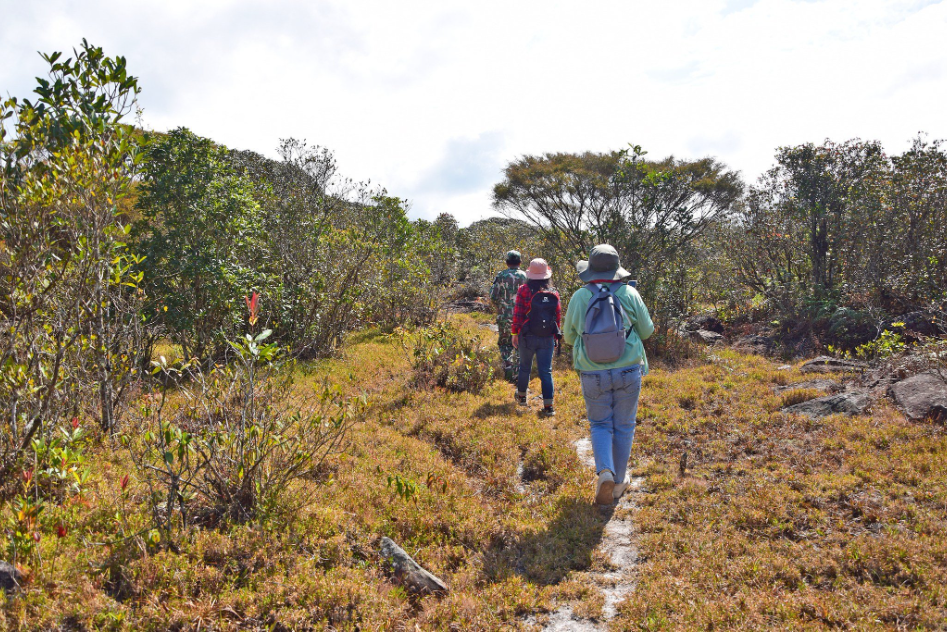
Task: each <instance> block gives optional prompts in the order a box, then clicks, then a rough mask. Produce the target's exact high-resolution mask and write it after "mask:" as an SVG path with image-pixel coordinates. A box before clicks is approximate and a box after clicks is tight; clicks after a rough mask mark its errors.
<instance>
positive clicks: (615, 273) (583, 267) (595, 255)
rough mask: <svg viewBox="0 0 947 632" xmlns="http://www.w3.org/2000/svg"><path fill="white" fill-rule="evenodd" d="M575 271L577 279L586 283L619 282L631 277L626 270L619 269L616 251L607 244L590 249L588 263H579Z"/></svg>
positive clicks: (619, 263)
mask: <svg viewBox="0 0 947 632" xmlns="http://www.w3.org/2000/svg"><path fill="white" fill-rule="evenodd" d="M575 269H576V270H577V271H578V272H579V278H580V279H582V280H583V281H585V282H586V283H591V282H592V281H621V280H622V279H624V278H626V277H629V276H631V273H630V272H628V270H625V269H624V268H623V267H621V261H619V259H618V251H617V250H615V249H614V248H613V247H612V246H609V245H608V244H599V245H598V246H595V247H594V248H592V252H590V253H589V260H588V261H580V262H579V263H577V264H576V266H575Z"/></svg>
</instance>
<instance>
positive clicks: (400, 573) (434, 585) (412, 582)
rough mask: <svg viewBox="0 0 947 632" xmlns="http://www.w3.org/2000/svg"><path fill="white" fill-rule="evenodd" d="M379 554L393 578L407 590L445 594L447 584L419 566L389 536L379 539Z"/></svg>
mask: <svg viewBox="0 0 947 632" xmlns="http://www.w3.org/2000/svg"><path fill="white" fill-rule="evenodd" d="M381 556H382V558H383V559H384V560H385V561H386V562H387V563H388V564H389V565H390V567H391V571H392V573H393V574H394V576H395V579H396V580H397V581H398V582H399V583H400V584H402V585H403V586H404V587H405V588H407V589H408V591H409V592H411V593H413V594H423V595H434V594H436V595H446V594H447V592H448V591H447V585H446V584H445V583H444V582H442V581H441V580H440V579H438V578H437V577H435V576H434V575H432V574H431V573H429V572H427V571H426V570H424V569H423V568H421V565H420V564H418V563H417V562H415V561H414V560H413V559H412V558H411V556H410V555H408V554H407V553H405V552H404V549H402V548H401V547H400V546H398V545H397V544H395V543H394V540H392V539H391V538H382V539H381Z"/></svg>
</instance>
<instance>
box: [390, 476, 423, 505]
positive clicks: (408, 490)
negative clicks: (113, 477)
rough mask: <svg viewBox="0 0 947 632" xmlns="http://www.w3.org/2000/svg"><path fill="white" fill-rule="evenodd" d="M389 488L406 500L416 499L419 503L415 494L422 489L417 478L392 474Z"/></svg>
mask: <svg viewBox="0 0 947 632" xmlns="http://www.w3.org/2000/svg"><path fill="white" fill-rule="evenodd" d="M388 489H390V490H392V491H393V492H394V493H395V494H397V496H398V497H399V498H400V499H401V500H403V501H405V502H408V501H410V500H414V502H415V503H417V502H418V501H417V498H415V495H416V494H417V493H418V490H420V489H421V485H420V483H418V482H417V481H416V480H414V479H412V478H409V477H407V476H402V475H401V474H391V475H389V476H388Z"/></svg>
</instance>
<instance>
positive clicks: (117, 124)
mask: <svg viewBox="0 0 947 632" xmlns="http://www.w3.org/2000/svg"><path fill="white" fill-rule="evenodd" d="M43 58H44V59H45V60H46V62H47V63H48V64H49V67H50V69H49V78H48V79H42V78H40V79H38V86H37V88H36V89H35V94H36V98H35V100H33V101H30V100H28V99H24V100H22V101H20V100H18V99H16V98H11V99H9V100H7V101H6V102H4V103H3V105H2V107H0V122H2V125H0V161H2V172H0V314H2V332H3V334H2V338H0V366H2V373H3V375H2V380H0V400H2V402H0V407H2V409H3V410H4V411H5V413H4V417H3V422H2V423H3V432H2V433H0V434H2V443H3V445H2V446H0V475H6V474H7V473H9V472H10V471H11V469H12V468H14V467H16V464H17V462H18V460H19V458H20V456H21V455H22V453H23V451H24V450H26V449H27V448H28V447H29V446H30V444H31V441H32V440H33V439H34V437H37V436H42V435H43V434H44V433H48V432H50V431H51V429H52V428H53V427H55V426H56V424H57V423H60V422H61V421H62V420H63V419H64V418H66V417H67V415H75V414H76V413H77V411H78V409H79V408H80V407H81V406H82V405H83V403H85V402H88V401H93V402H96V403H97V408H98V413H99V420H100V423H101V425H102V426H103V428H104V429H106V430H108V431H111V430H113V428H114V425H115V419H114V406H115V404H116V400H117V399H118V398H120V397H121V394H122V392H123V390H124V387H125V386H126V385H127V384H128V381H129V378H130V377H133V376H134V374H135V371H136V368H135V367H136V365H137V359H138V350H139V345H138V342H139V339H138V335H139V334H140V333H141V327H140V325H141V321H140V317H139V314H138V313H137V304H136V298H135V297H136V294H135V292H134V289H135V285H136V282H137V280H138V276H137V275H135V274H133V273H132V272H131V265H132V263H134V261H135V258H134V256H133V255H132V254H130V253H129V252H128V251H127V249H126V246H125V243H124V240H125V235H126V229H125V228H124V227H123V226H122V225H121V223H120V221H119V212H118V210H117V209H118V204H119V203H120V202H121V200H122V199H123V197H124V196H125V195H126V194H127V191H128V188H129V187H130V184H131V179H132V176H133V174H134V170H135V157H136V145H135V142H134V138H133V135H132V133H131V130H130V129H129V128H128V127H127V126H125V125H124V124H123V122H122V121H123V119H124V118H125V117H126V116H127V115H128V114H129V113H130V112H131V111H132V109H133V107H134V103H135V95H136V94H137V92H138V87H137V80H136V79H135V78H134V77H132V76H130V75H129V74H128V73H127V70H126V67H125V60H124V58H121V57H117V58H111V57H107V56H105V55H104V53H103V51H102V49H101V48H97V47H94V46H91V45H90V44H89V43H88V42H86V41H85V40H83V42H82V46H81V48H80V49H78V50H75V51H74V57H70V58H67V59H65V60H63V59H62V54H61V53H53V54H51V55H43ZM92 393H94V396H93V397H88V396H89V395H90V394H92Z"/></svg>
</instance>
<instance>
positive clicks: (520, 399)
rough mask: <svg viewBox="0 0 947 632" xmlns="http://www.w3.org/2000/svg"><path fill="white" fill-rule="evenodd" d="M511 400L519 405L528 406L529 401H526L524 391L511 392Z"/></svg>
mask: <svg viewBox="0 0 947 632" xmlns="http://www.w3.org/2000/svg"><path fill="white" fill-rule="evenodd" d="M513 400H514V401H515V402H516V403H517V404H519V405H520V406H529V401H527V398H526V393H523V394H522V395H521V394H519V393H513Z"/></svg>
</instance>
